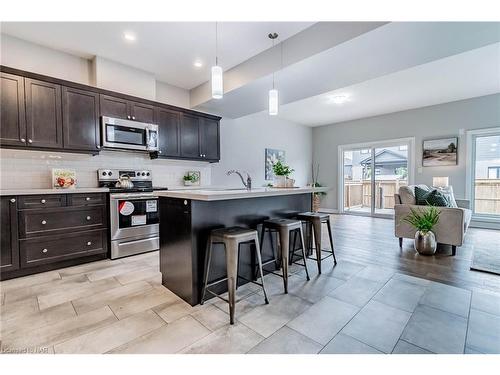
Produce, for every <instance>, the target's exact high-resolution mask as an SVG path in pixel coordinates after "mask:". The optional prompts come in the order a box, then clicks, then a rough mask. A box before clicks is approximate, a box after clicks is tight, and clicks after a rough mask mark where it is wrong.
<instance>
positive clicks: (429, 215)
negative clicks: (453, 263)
mask: <svg viewBox="0 0 500 375" xmlns="http://www.w3.org/2000/svg"><path fill="white" fill-rule="evenodd" d="M410 210H411V212H410V214H409V215H408V216H406V217H405V218H403V221H404V222H406V223H408V224H410V225H411V226H412V227H414V228H415V229H416V230H417V232H416V233H415V241H414V246H415V250H416V251H418V253H419V254H422V255H432V254H434V253H435V252H436V247H437V242H436V236H435V235H434V233H433V232H432V228H434V226H435V225H436V224H437V222H438V221H439V214H440V213H441V211H439V210H438V209H437V208H436V207H435V206H429V207H427V208H426V209H423V210H415V209H413V208H412V209H410Z"/></svg>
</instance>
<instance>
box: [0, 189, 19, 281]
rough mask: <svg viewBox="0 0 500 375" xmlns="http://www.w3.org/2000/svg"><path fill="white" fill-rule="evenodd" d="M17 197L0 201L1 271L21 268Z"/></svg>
mask: <svg viewBox="0 0 500 375" xmlns="http://www.w3.org/2000/svg"><path fill="white" fill-rule="evenodd" d="M16 204H17V203H16V198H15V197H2V198H1V199H0V221H1V223H2V225H1V234H2V237H1V239H0V241H1V243H0V271H2V272H6V271H13V270H17V269H18V268H19V244H18V241H17V238H18V233H17V210H16Z"/></svg>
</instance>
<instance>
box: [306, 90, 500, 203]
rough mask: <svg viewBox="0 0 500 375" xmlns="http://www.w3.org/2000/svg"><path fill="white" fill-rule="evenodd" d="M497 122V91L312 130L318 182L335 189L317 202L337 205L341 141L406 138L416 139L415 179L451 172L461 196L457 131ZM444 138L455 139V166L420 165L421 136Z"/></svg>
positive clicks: (462, 143) (462, 161)
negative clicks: (317, 165)
mask: <svg viewBox="0 0 500 375" xmlns="http://www.w3.org/2000/svg"><path fill="white" fill-rule="evenodd" d="M499 125H500V94H495V95H488V96H482V97H478V98H473V99H467V100H461V101H456V102H451V103H446V104H440V105H435V106H430V107H423V108H418V109H412V110H408V111H402V112H396V113H391V114H387V115H382V116H376V117H370V118H364V119H360V120H353V121H346V122H341V123H336V124H332V125H325V126H320V127H316V128H313V160H314V162H315V163H318V162H319V163H320V166H321V167H320V168H321V171H320V178H319V181H320V182H321V183H322V184H324V185H328V186H331V187H333V188H334V190H332V191H331V192H330V193H329V194H328V195H327V196H326V198H324V199H323V202H322V204H321V206H322V207H324V208H330V209H337V201H338V200H337V194H338V191H337V190H338V188H337V186H338V184H337V176H338V170H337V165H338V160H337V159H338V146H339V145H345V144H353V143H360V142H373V141H381V140H386V139H395V138H405V137H415V153H416V156H415V173H414V176H415V182H416V183H423V184H427V185H431V183H432V177H433V176H449V177H450V185H452V186H453V189H454V191H455V195H456V197H457V198H464V197H465V191H466V172H465V171H466V169H465V168H466V149H465V148H466V135H465V134H463V135H460V134H459V133H460V129H464V130H469V129H481V128H489V127H496V126H499ZM446 136H458V137H459V142H458V147H459V155H458V165H457V166H451V167H422V140H423V139H428V138H435V137H446Z"/></svg>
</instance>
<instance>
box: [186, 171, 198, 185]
mask: <svg viewBox="0 0 500 375" xmlns="http://www.w3.org/2000/svg"><path fill="white" fill-rule="evenodd" d="M182 179H183V180H184V185H185V186H191V185H198V182H199V180H200V175H199V174H198V173H195V172H188V173H186V174H185V175H184V177H183V178H182Z"/></svg>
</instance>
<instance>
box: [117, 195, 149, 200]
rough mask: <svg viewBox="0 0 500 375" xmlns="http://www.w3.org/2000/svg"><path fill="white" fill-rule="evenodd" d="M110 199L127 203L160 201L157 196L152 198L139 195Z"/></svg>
mask: <svg viewBox="0 0 500 375" xmlns="http://www.w3.org/2000/svg"><path fill="white" fill-rule="evenodd" d="M110 199H113V200H116V201H118V200H127V201H143V200H154V199H158V197H156V196H151V195H142V196H137V195H134V196H130V197H110Z"/></svg>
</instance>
